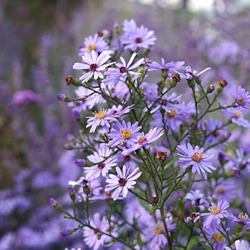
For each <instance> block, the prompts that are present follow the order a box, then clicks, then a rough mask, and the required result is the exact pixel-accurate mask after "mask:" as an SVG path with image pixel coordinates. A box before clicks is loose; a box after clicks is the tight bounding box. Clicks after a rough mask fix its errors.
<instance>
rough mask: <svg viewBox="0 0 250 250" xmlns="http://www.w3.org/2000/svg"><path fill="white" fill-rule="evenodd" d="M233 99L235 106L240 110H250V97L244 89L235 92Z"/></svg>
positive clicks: (240, 88) (239, 88)
mask: <svg viewBox="0 0 250 250" xmlns="http://www.w3.org/2000/svg"><path fill="white" fill-rule="evenodd" d="M233 97H234V99H235V104H236V105H237V107H238V108H239V109H249V108H250V95H249V92H247V91H246V90H245V89H244V88H242V87H241V86H239V87H238V88H237V90H235V91H234V92H233Z"/></svg>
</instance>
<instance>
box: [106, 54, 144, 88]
mask: <svg viewBox="0 0 250 250" xmlns="http://www.w3.org/2000/svg"><path fill="white" fill-rule="evenodd" d="M136 55H137V53H133V54H132V56H131V58H130V59H129V61H128V63H126V61H125V60H124V58H123V57H120V60H121V63H116V67H117V68H109V69H108V71H106V72H105V75H106V76H107V77H106V79H105V80H104V82H105V83H107V84H108V85H109V86H110V87H113V86H115V85H116V84H117V83H118V82H119V81H122V82H125V80H126V78H127V76H128V75H129V74H130V75H134V76H138V75H139V74H140V73H138V72H134V71H132V70H133V69H136V68H138V67H139V66H140V65H141V64H142V63H143V61H144V58H141V59H139V60H138V61H137V62H135V63H134V64H132V63H133V61H134V59H135V57H136Z"/></svg>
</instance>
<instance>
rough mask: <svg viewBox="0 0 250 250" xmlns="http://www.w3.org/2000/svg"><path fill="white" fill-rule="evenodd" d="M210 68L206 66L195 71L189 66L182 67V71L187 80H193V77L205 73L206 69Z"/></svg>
mask: <svg viewBox="0 0 250 250" xmlns="http://www.w3.org/2000/svg"><path fill="white" fill-rule="evenodd" d="M209 69H210V68H206V69H204V70H202V71H201V72H199V73H198V72H197V71H195V70H192V68H191V67H190V66H187V67H185V69H184V73H185V78H186V79H187V80H193V79H194V78H196V77H198V76H200V75H201V74H203V73H205V72H206V71H207V70H209Z"/></svg>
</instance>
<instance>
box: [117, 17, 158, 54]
mask: <svg viewBox="0 0 250 250" xmlns="http://www.w3.org/2000/svg"><path fill="white" fill-rule="evenodd" d="M155 41H156V37H155V35H154V31H152V30H148V29H147V28H145V27H144V26H143V25H142V26H140V27H137V25H136V23H135V21H134V20H130V21H127V20H125V21H124V23H123V35H122V37H121V42H122V44H123V45H124V48H125V49H126V50H127V49H130V50H132V51H136V50H137V49H140V48H143V49H150V48H151V47H152V46H153V45H154V43H155Z"/></svg>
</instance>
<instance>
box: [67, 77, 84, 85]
mask: <svg viewBox="0 0 250 250" xmlns="http://www.w3.org/2000/svg"><path fill="white" fill-rule="evenodd" d="M65 81H66V85H67V86H69V85H74V86H76V87H79V86H82V82H81V81H80V80H77V79H75V78H73V76H71V75H68V76H67V77H66V78H65Z"/></svg>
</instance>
